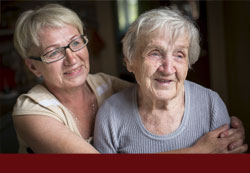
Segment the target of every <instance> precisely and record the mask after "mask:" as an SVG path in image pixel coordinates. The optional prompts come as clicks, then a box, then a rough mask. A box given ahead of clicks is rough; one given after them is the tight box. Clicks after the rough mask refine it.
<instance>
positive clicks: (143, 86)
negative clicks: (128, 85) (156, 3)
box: [127, 31, 189, 100]
mask: <svg viewBox="0 0 250 173" xmlns="http://www.w3.org/2000/svg"><path fill="white" fill-rule="evenodd" d="M188 50H189V39H188V36H187V35H180V36H179V37H178V38H177V39H175V41H173V40H171V36H169V34H167V33H165V34H164V33H161V32H157V31H155V32H154V33H152V34H150V35H147V36H141V37H140V38H139V41H138V42H137V49H136V53H135V57H133V58H134V60H133V61H132V62H131V63H130V65H128V66H127V67H128V70H129V71H131V72H133V73H134V75H135V77H136V80H137V83H138V85H139V90H140V91H139V92H141V93H142V95H147V96H149V97H150V98H152V99H160V100H169V99H173V98H175V97H176V96H177V95H178V94H179V93H180V91H181V90H182V89H183V87H184V80H185V79H186V77H187V72H188ZM128 64H129V63H128Z"/></svg>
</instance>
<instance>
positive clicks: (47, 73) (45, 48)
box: [30, 25, 90, 89]
mask: <svg viewBox="0 0 250 173" xmlns="http://www.w3.org/2000/svg"><path fill="white" fill-rule="evenodd" d="M79 36H80V33H79V32H78V30H77V28H75V27H73V26H70V25H65V26H64V27H60V28H42V29H41V30H40V32H39V42H40V45H41V46H40V47H39V48H36V49H34V50H33V54H34V55H37V56H41V55H44V54H45V53H47V52H49V51H51V50H54V49H57V48H59V47H64V46H67V45H68V44H69V43H70V42H71V41H72V40H74V39H75V38H76V37H79ZM38 52H39V55H38ZM30 61H32V63H33V64H34V67H35V68H36V73H35V74H36V75H37V76H42V77H43V79H44V82H45V84H46V85H47V87H48V88H51V89H72V88H74V87H79V86H82V84H83V83H84V82H85V81H86V77H87V75H88V73H89V70H90V67H89V54H88V50H87V47H84V48H83V49H81V50H79V51H77V52H72V51H71V50H70V49H66V55H65V57H64V59H61V60H59V61H56V62H53V63H51V64H44V63H42V62H39V61H35V60H30ZM33 73H34V72H33Z"/></svg>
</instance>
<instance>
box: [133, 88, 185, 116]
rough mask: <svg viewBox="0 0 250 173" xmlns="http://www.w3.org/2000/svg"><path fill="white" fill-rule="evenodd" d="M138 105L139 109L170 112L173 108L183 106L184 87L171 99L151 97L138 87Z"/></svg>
mask: <svg viewBox="0 0 250 173" xmlns="http://www.w3.org/2000/svg"><path fill="white" fill-rule="evenodd" d="M138 90H139V91H138V97H137V98H138V100H137V103H138V107H139V110H140V109H141V110H146V111H147V112H153V111H166V112H170V111H172V110H175V109H179V108H180V107H181V106H184V102H185V94H184V87H183V89H182V90H181V91H180V92H179V93H178V94H177V96H176V97H174V98H171V99H166V100H163V99H157V98H152V97H150V96H148V95H146V94H143V93H142V92H141V91H140V89H138Z"/></svg>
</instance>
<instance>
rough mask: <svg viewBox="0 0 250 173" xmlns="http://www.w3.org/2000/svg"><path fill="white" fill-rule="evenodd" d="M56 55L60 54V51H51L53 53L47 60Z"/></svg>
mask: <svg viewBox="0 0 250 173" xmlns="http://www.w3.org/2000/svg"><path fill="white" fill-rule="evenodd" d="M58 54H60V51H59V50H55V51H53V52H51V53H50V54H49V56H48V57H49V58H54V57H56V56H57V55H58Z"/></svg>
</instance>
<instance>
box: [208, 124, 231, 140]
mask: <svg viewBox="0 0 250 173" xmlns="http://www.w3.org/2000/svg"><path fill="white" fill-rule="evenodd" d="M228 128H229V126H228V125H227V124H225V125H223V126H221V127H219V128H217V129H215V130H213V131H211V132H209V133H210V135H211V136H212V137H220V134H222V132H224V133H228V132H226V131H227V130H228Z"/></svg>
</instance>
